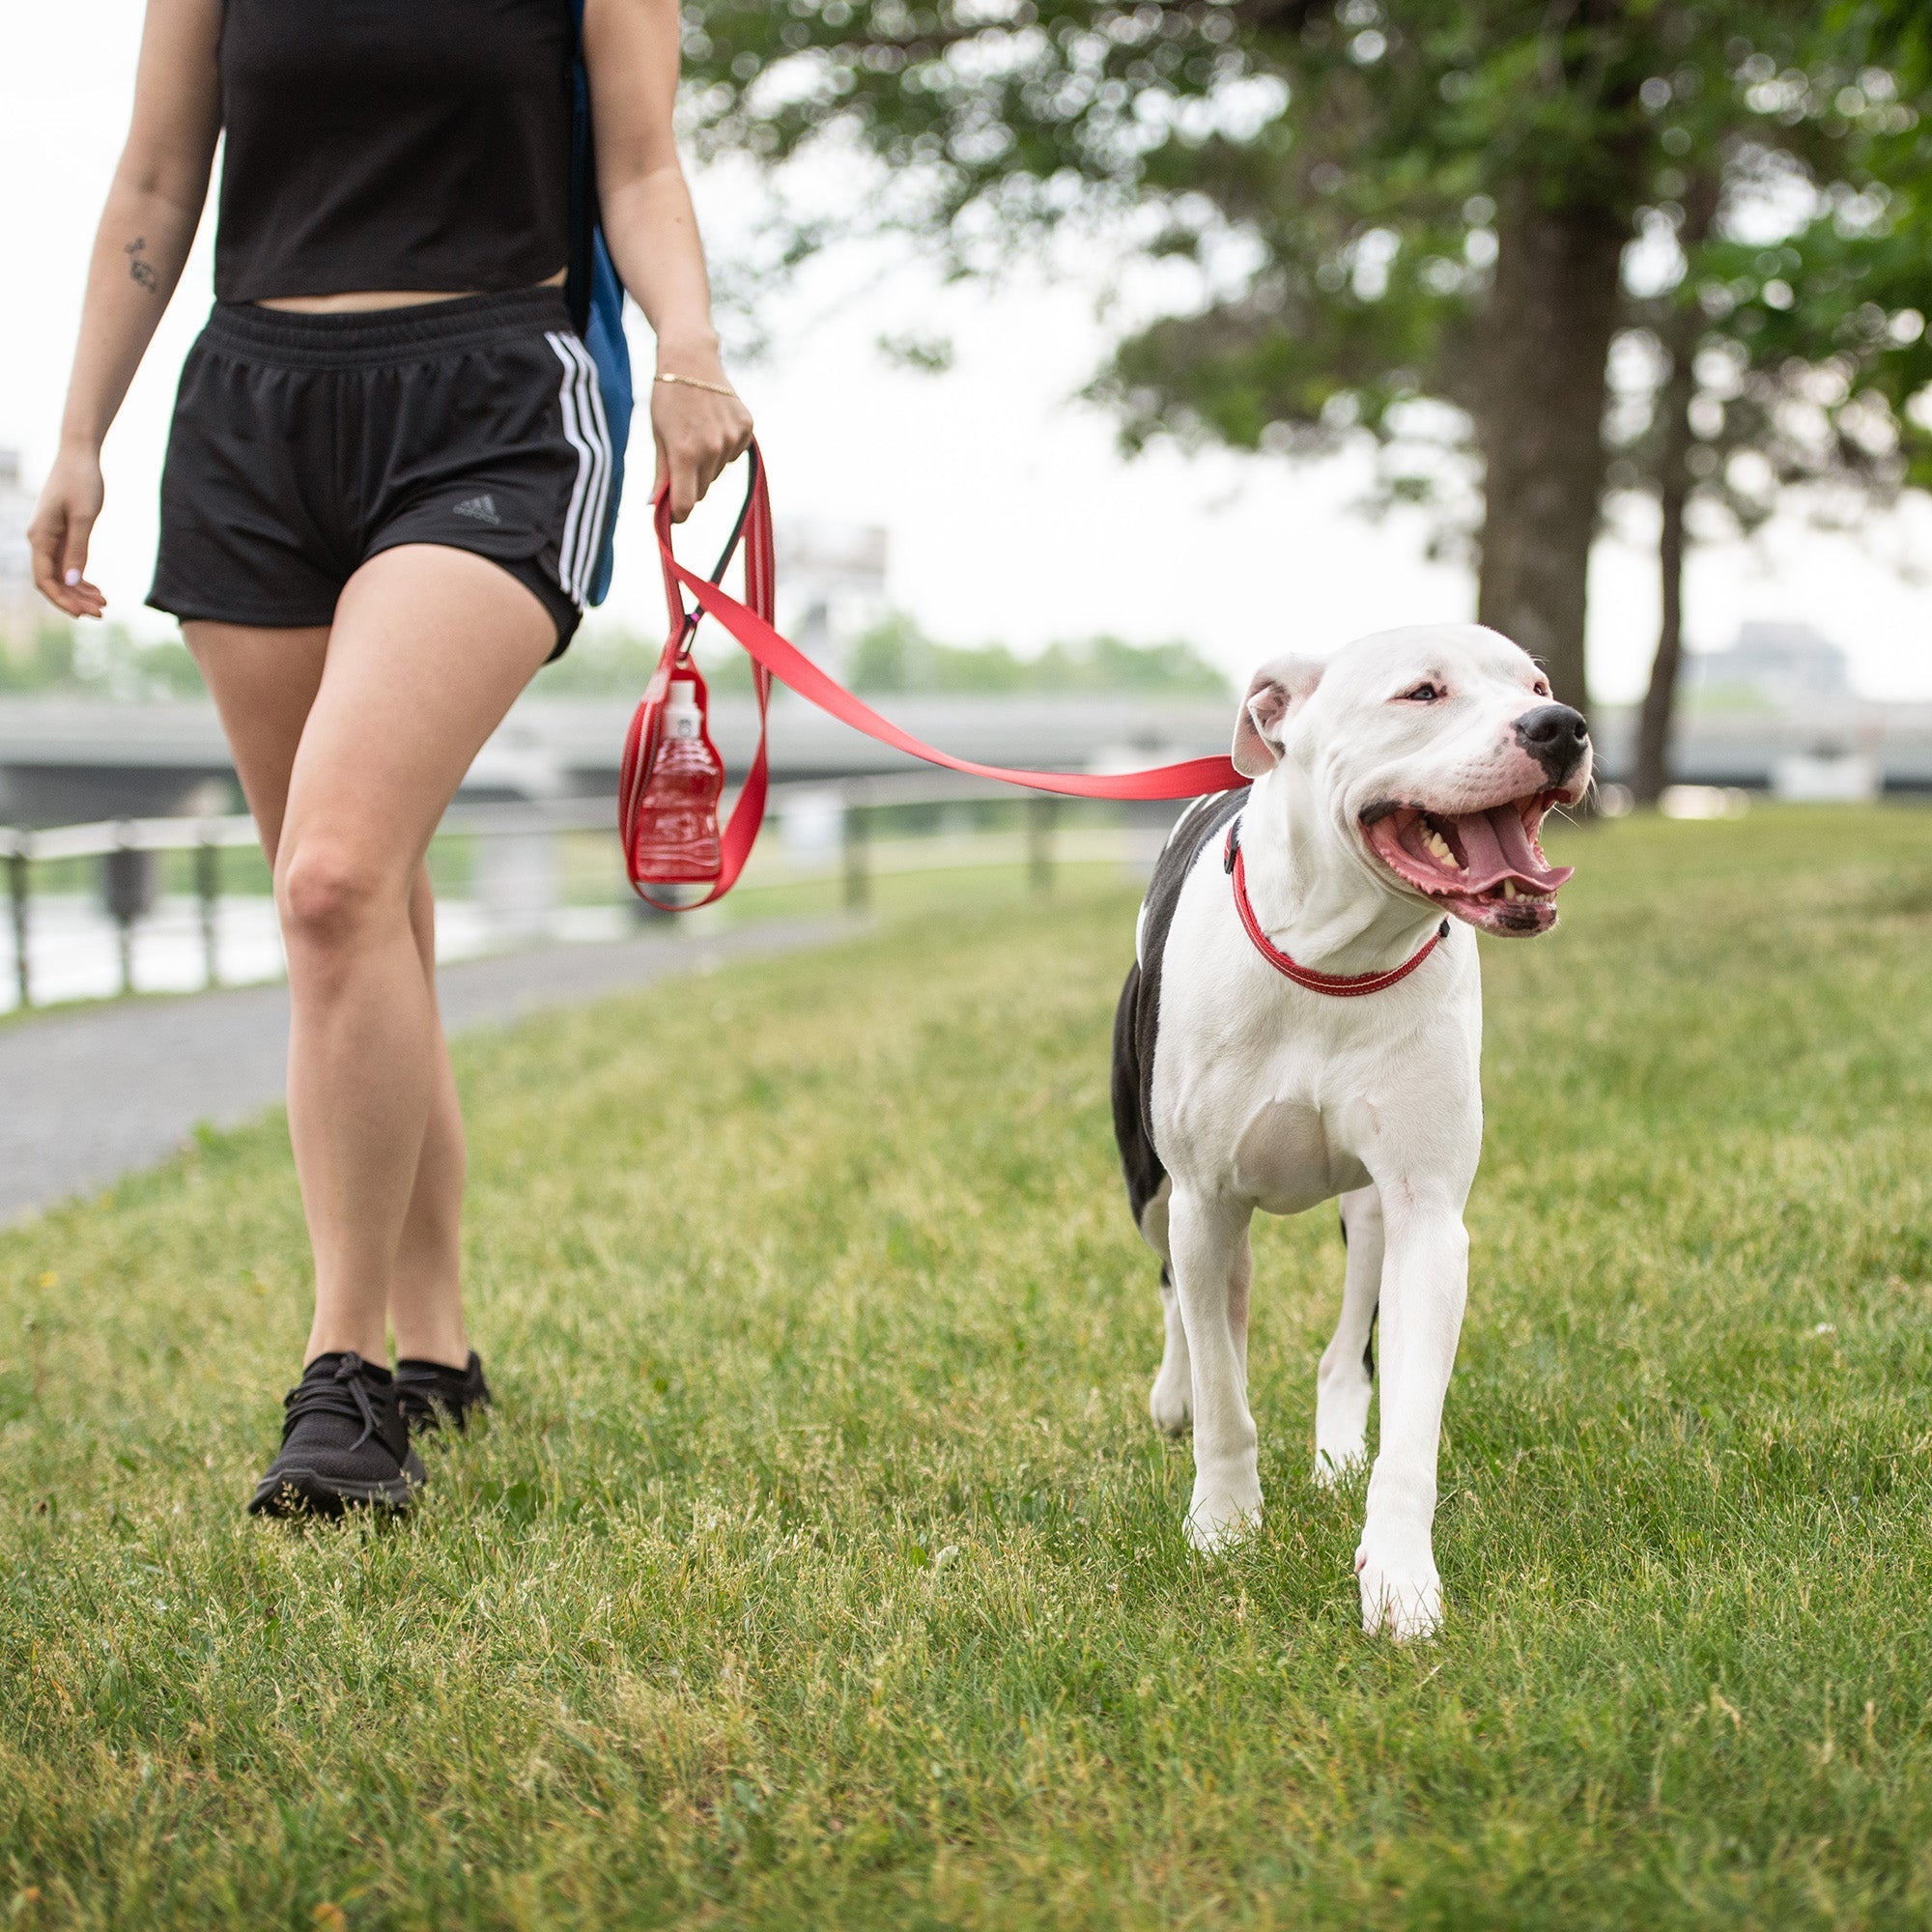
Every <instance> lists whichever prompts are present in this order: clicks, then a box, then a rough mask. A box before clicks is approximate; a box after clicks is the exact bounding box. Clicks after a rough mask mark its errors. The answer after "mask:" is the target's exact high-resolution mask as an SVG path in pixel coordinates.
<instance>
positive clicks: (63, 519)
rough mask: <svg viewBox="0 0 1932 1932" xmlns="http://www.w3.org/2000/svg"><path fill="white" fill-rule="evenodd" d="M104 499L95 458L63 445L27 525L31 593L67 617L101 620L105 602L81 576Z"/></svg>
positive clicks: (90, 452) (88, 452)
mask: <svg viewBox="0 0 1932 1932" xmlns="http://www.w3.org/2000/svg"><path fill="white" fill-rule="evenodd" d="M106 494H107V486H106V485H105V484H104V483H103V482H102V481H101V478H100V457H99V453H98V452H96V451H94V450H91V449H83V448H79V447H69V446H68V445H65V444H63V445H62V448H61V452H60V454H59V455H58V456H57V457H55V458H54V467H53V468H52V469H50V470H48V471H47V482H46V488H45V489H43V491H42V492H41V500H40V501H39V502H38V503H37V504H36V505H35V506H34V520H33V522H32V523H30V524H29V525H28V526H27V544H28V548H29V549H30V550H31V551H32V552H33V555H34V588H35V589H36V590H38V591H39V592H40V593H41V595H42V596H43V597H44V598H45V599H46V600H47V602H48V603H49V604H52V605H53V606H54V607H55V608H56V609H58V610H61V611H66V612H67V614H68V615H69V616H70V617H99V615H100V614H101V613H102V612H103V611H105V610H106V609H107V599H106V598H105V597H103V596H102V595H101V593H100V591H99V589H98V588H97V587H96V586H95V585H94V584H92V583H90V582H88V581H87V578H86V575H85V572H86V570H87V540H88V538H89V537H90V536H92V535H93V533H94V522H95V519H96V518H97V517H99V514H100V505H101V503H102V502H103V501H104V500H105V498H106Z"/></svg>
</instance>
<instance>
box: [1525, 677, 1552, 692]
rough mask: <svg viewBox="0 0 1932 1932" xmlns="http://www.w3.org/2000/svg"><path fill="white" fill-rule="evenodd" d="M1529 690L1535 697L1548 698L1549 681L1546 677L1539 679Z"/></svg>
mask: <svg viewBox="0 0 1932 1932" xmlns="http://www.w3.org/2000/svg"><path fill="white" fill-rule="evenodd" d="M1530 689H1531V690H1532V691H1534V692H1535V693H1536V695H1537V696H1539V697H1548V696H1549V680H1548V678H1547V677H1540V678H1538V679H1537V680H1536V682H1535V684H1533V685H1532V686H1531V687H1530Z"/></svg>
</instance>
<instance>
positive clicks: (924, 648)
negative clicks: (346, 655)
mask: <svg viewBox="0 0 1932 1932" xmlns="http://www.w3.org/2000/svg"><path fill="white" fill-rule="evenodd" d="M663 649H664V642H663V639H655V640H653V639H646V638H641V637H639V636H637V635H635V634H634V633H631V632H627V631H620V630H615V629H605V628H602V627H600V628H598V629H597V630H594V631H591V632H588V633H586V634H585V635H584V636H583V637H582V639H580V640H579V641H577V642H576V643H573V644H572V645H571V647H570V649H569V650H568V651H567V652H566V653H565V654H564V656H563V657H561V658H560V659H559V660H558V661H557V662H556V663H555V664H554V665H552V666H550V667H549V668H547V669H546V670H545V671H544V672H543V673H542V674H541V675H540V677H539V678H538V680H537V682H536V684H535V686H534V687H533V689H534V691H535V693H536V695H537V696H539V697H636V696H638V695H639V693H640V692H642V690H643V688H644V685H645V682H646V680H648V678H649V677H650V674H651V672H652V670H653V669H655V668H656V666H657V661H658V655H659V653H660V652H661V651H662V650H663ZM698 664H699V666H700V668H702V670H703V672H704V676H705V680H706V683H707V685H708V686H709V688H710V690H711V691H712V692H713V693H714V694H716V695H718V696H734V697H745V696H750V695H751V691H752V661H751V659H750V658H749V657H747V656H746V655H745V653H744V652H743V651H742V650H740V649H739V648H738V646H737V645H736V644H734V643H731V642H729V641H728V640H726V641H725V642H723V643H721V642H719V641H717V639H716V638H715V636H714V637H706V636H705V634H704V633H702V632H700V633H699V643H698ZM848 671H849V676H848V682H849V683H850V685H851V688H852V689H853V690H854V691H864V692H874V693H878V692H899V691H902V692H946V693H985V694H988V695H991V694H997V693H1002V692H1013V693H1021V692H1039V693H1048V692H1052V693H1067V692H1084V691H1091V692H1095V693H1103V692H1104V693H1111V694H1114V695H1116V696H1127V695H1134V694H1148V695H1159V696H1172V697H1225V696H1230V692H1229V688H1228V682H1227V679H1226V678H1225V677H1223V676H1222V674H1221V672H1220V671H1218V670H1217V669H1216V668H1214V667H1213V666H1212V665H1210V664H1209V663H1208V661H1207V660H1206V659H1205V658H1203V657H1202V656H1201V655H1200V654H1199V653H1198V652H1197V651H1196V650H1195V649H1194V647H1193V646H1192V645H1191V644H1185V643H1168V644H1129V643H1125V642H1123V641H1122V639H1119V638H1090V639H1085V640H1084V641H1082V642H1078V643H1056V644H1049V645H1048V646H1047V647H1046V649H1045V650H1043V651H1041V652H1039V653H1038V654H1037V655H1036V656H1034V657H1030V658H1023V657H1020V656H1018V655H1017V654H1016V653H1015V652H1013V651H1012V650H1010V649H1009V647H1008V646H1007V645H1005V644H980V645H977V646H974V645H956V644H938V643H934V642H933V641H932V639H929V638H927V637H926V636H925V635H924V634H923V632H922V631H921V630H920V628H919V626H918V625H917V624H916V623H914V622H913V620H912V619H911V618H910V617H908V616H906V615H904V614H903V613H902V612H897V611H895V612H893V613H892V614H890V615H888V616H887V617H885V618H883V619H882V620H881V621H880V622H879V623H878V624H876V625H874V626H873V627H872V628H871V629H870V630H868V631H867V632H866V633H865V634H864V635H863V636H862V637H861V638H860V639H858V640H857V642H856V643H855V645H854V647H853V657H852V663H851V665H850V666H849V668H848Z"/></svg>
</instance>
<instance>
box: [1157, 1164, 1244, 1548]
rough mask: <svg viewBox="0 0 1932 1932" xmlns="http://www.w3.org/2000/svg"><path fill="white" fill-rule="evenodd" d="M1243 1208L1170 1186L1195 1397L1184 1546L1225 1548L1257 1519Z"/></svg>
mask: <svg viewBox="0 0 1932 1932" xmlns="http://www.w3.org/2000/svg"><path fill="white" fill-rule="evenodd" d="M1252 1213H1253V1209H1252V1208H1250V1207H1249V1206H1248V1205H1247V1204H1246V1203H1244V1202H1243V1203H1236V1202H1232V1201H1229V1200H1227V1199H1225V1198H1223V1197H1220V1196H1205V1197H1204V1196H1201V1195H1196V1194H1193V1193H1191V1192H1187V1191H1184V1190H1182V1189H1181V1188H1179V1186H1177V1187H1176V1189H1175V1191H1174V1198H1173V1201H1172V1203H1171V1204H1170V1206H1169V1209H1168V1242H1169V1252H1170V1253H1171V1254H1172V1256H1173V1267H1174V1292H1175V1295H1176V1297H1177V1299H1178V1300H1179V1304H1180V1319H1181V1323H1182V1325H1183V1327H1184V1328H1185V1330H1186V1336H1187V1354H1188V1362H1189V1366H1190V1368H1191V1370H1192V1381H1193V1392H1194V1405H1193V1406H1194V1496H1193V1500H1192V1501H1191V1502H1190V1503H1189V1504H1188V1509H1187V1537H1188V1541H1189V1542H1190V1543H1192V1544H1193V1545H1194V1547H1195V1548H1197V1549H1200V1550H1205V1551H1210V1552H1211V1551H1213V1550H1217V1549H1221V1548H1225V1547H1226V1546H1227V1545H1228V1544H1230V1543H1232V1542H1234V1541H1235V1539H1236V1538H1237V1537H1238V1536H1239V1535H1240V1534H1241V1532H1242V1531H1243V1530H1244V1529H1247V1528H1249V1527H1251V1526H1252V1525H1253V1524H1254V1523H1256V1522H1258V1521H1259V1520H1261V1513H1262V1486H1261V1473H1260V1470H1259V1468H1258V1466H1257V1463H1256V1457H1255V1422H1254V1417H1253V1416H1252V1415H1250V1414H1249V1413H1248V1280H1249V1271H1250V1263H1249V1254H1248V1221H1249V1219H1250V1216H1251V1215H1252Z"/></svg>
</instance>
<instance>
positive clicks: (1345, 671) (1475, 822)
mask: <svg viewBox="0 0 1932 1932" xmlns="http://www.w3.org/2000/svg"><path fill="white" fill-rule="evenodd" d="M1591 756H1592V754H1591V749H1590V737H1589V731H1588V728H1587V726H1586V725H1585V724H1584V721H1583V718H1582V715H1581V714H1580V713H1578V712H1576V711H1573V710H1571V708H1570V707H1569V706H1568V705H1566V704H1558V703H1555V702H1554V701H1553V700H1552V698H1551V696H1550V690H1549V680H1548V678H1547V677H1545V676H1544V674H1543V672H1542V671H1541V670H1540V669H1539V668H1538V667H1537V665H1536V664H1535V662H1534V661H1533V660H1532V659H1531V658H1530V657H1529V655H1528V653H1527V652H1525V651H1523V650H1520V648H1519V647H1518V646H1517V645H1515V644H1513V643H1511V642H1510V640H1509V639H1507V638H1505V637H1502V636H1499V635H1498V634H1497V633H1496V632H1494V631H1491V630H1487V629H1485V628H1484V627H1483V626H1481V625H1479V624H1436V625H1417V626H1414V627H1413V628H1410V629H1407V630H1401V631H1383V632H1380V633H1378V635H1377V636H1375V637H1371V638H1362V639H1358V640H1357V641H1356V642H1354V643H1352V644H1349V645H1346V646H1345V647H1344V648H1343V649H1342V650H1340V651H1338V652H1337V653H1336V654H1335V656H1334V657H1332V658H1329V659H1327V660H1325V661H1323V660H1319V659H1313V658H1295V657H1282V658H1276V659H1274V660H1272V661H1271V662H1270V663H1268V664H1265V665H1264V666H1263V667H1262V668H1261V669H1260V670H1258V671H1257V672H1256V673H1255V676H1254V681H1253V683H1251V684H1250V685H1249V687H1248V694H1247V696H1246V697H1245V698H1244V699H1243V700H1242V703H1241V711H1240V716H1239V719H1238V720H1237V722H1236V726H1235V749H1234V759H1235V764H1236V767H1237V768H1238V769H1239V770H1240V771H1241V772H1242V773H1243V774H1245V775H1246V776H1247V777H1249V778H1252V779H1262V778H1264V777H1266V776H1267V775H1268V774H1269V773H1271V772H1273V771H1274V770H1275V769H1276V767H1277V766H1283V767H1286V768H1288V772H1289V773H1291V774H1292V775H1293V781H1294V784H1293V789H1294V791H1295V793H1296V794H1297V795H1298V796H1300V797H1302V798H1304V799H1305V800H1306V803H1307V804H1309V805H1311V806H1312V808H1313V810H1314V812H1315V814H1316V817H1317V819H1318V821H1319V822H1318V823H1317V824H1316V825H1314V826H1312V827H1311V826H1305V825H1304V823H1303V821H1302V814H1301V811H1300V810H1297V811H1296V825H1295V831H1296V833H1297V835H1298V834H1300V833H1301V832H1303V831H1304V830H1307V831H1312V832H1313V833H1314V834H1315V836H1316V837H1317V838H1320V839H1321V840H1322V841H1323V842H1324V844H1325V845H1326V846H1327V847H1328V850H1327V852H1326V853H1325V854H1324V858H1326V857H1332V858H1334V859H1336V860H1338V861H1340V862H1343V863H1349V864H1353V865H1356V866H1359V867H1361V868H1362V869H1363V870H1364V871H1365V873H1366V874H1367V875H1368V876H1369V877H1370V878H1371V879H1373V880H1374V881H1375V882H1376V884H1377V885H1378V887H1380V888H1381V889H1382V890H1384V891H1388V892H1394V893H1400V894H1405V895H1411V896H1414V897H1419V898H1422V899H1426V900H1428V901H1429V902H1430V903H1432V904H1435V905H1439V906H1440V907H1441V908H1442V909H1443V911H1445V912H1448V913H1453V914H1454V915H1455V916H1456V918H1458V919H1461V920H1466V921H1467V922H1468V923H1469V924H1471V925H1473V926H1477V927H1479V928H1480V929H1481V930H1482V931H1484V932H1493V933H1502V934H1514V935H1523V934H1530V933H1539V932H1548V930H1549V928H1550V927H1551V926H1552V925H1554V924H1555V923H1556V892H1557V888H1558V887H1560V886H1561V885H1562V884H1563V883H1564V882H1565V881H1566V880H1567V879H1568V878H1569V877H1570V871H1571V868H1570V867H1567V866H1552V865H1550V864H1549V862H1548V860H1547V859H1546V858H1545V857H1544V856H1543V848H1542V846H1541V845H1540V844H1538V842H1537V834H1538V831H1539V830H1540V828H1541V827H1542V824H1543V817H1544V814H1545V813H1546V812H1547V811H1548V810H1549V809H1550V807H1551V806H1555V805H1566V806H1567V805H1575V804H1576V803H1577V801H1578V800H1579V799H1581V798H1582V796H1583V794H1584V792H1585V791H1586V790H1588V788H1589V784H1590V770H1591Z"/></svg>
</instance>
